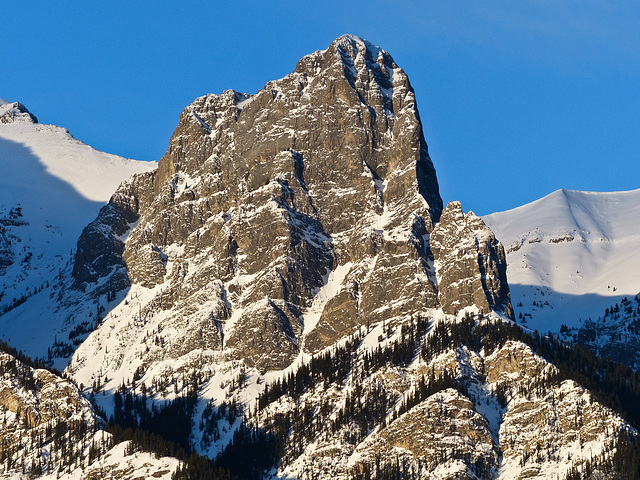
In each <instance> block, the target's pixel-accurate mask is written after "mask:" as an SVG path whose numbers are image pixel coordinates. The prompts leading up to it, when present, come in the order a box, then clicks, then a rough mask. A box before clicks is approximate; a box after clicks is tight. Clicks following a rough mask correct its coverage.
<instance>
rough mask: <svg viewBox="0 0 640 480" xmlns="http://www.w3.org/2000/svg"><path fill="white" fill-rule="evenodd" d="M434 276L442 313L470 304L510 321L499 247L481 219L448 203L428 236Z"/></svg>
mask: <svg viewBox="0 0 640 480" xmlns="http://www.w3.org/2000/svg"><path fill="white" fill-rule="evenodd" d="M430 247H431V251H432V252H433V255H434V257H435V262H436V269H437V275H438V297H439V299H440V304H441V305H442V309H443V310H444V312H445V313H449V314H455V313H457V312H458V311H460V310H462V309H463V308H465V307H470V306H472V305H475V306H477V307H478V308H479V309H481V310H484V311H485V312H488V311H490V310H500V311H503V312H504V313H505V314H506V315H507V316H509V317H510V318H513V308H512V307H511V299H510V294H509V285H508V284H507V273H506V270H507V262H506V258H505V254H504V248H503V247H502V244H501V243H500V242H498V240H497V239H496V238H495V236H494V235H493V233H492V232H491V230H489V228H487V227H486V225H485V224H484V222H483V221H482V219H480V218H479V217H477V216H476V215H475V214H474V213H473V212H469V213H467V214H466V215H465V214H464V213H463V212H462V206H461V205H460V202H450V203H449V204H448V205H447V207H446V208H445V209H444V211H443V212H442V216H441V217H440V222H439V223H438V225H437V226H436V228H435V229H434V230H433V232H432V233H431V237H430Z"/></svg>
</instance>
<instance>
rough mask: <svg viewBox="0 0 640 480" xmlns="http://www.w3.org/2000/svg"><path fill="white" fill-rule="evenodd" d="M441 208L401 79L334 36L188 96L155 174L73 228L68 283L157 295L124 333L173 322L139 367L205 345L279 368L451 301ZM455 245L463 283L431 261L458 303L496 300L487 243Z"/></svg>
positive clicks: (474, 239)
mask: <svg viewBox="0 0 640 480" xmlns="http://www.w3.org/2000/svg"><path fill="white" fill-rule="evenodd" d="M441 213H442V200H441V198H440V195H439V191H438V182H437V179H436V174H435V169H434V167H433V163H432V162H431V159H430V158H429V154H428V151H427V145H426V142H425V140H424V136H423V132H422V126H421V123H420V118H419V115H418V110H417V106H416V100H415V95H414V92H413V89H412V87H411V84H410V83H409V79H408V77H407V75H406V74H405V73H404V71H403V70H402V69H401V68H399V67H398V66H397V65H396V63H395V62H394V61H393V59H392V58H391V56H390V55H389V54H388V53H387V52H385V51H384V50H382V49H380V48H378V47H376V46H374V45H372V44H371V43H369V42H367V41H365V40H362V39H360V38H357V37H354V36H343V37H340V38H339V39H337V40H336V41H335V42H333V43H332V44H331V46H330V47H329V48H328V49H327V50H324V51H319V52H315V53H313V54H311V55H308V56H306V57H304V58H302V59H301V60H300V61H299V62H298V65H297V67H296V69H295V71H294V72H293V73H291V74H289V75H287V76H286V77H284V78H282V79H280V80H276V81H273V82H270V83H268V84H267V85H265V87H264V89H262V90H261V91H260V92H258V93H257V94H255V95H247V94H241V93H238V92H235V91H232V90H229V91H226V92H224V93H223V94H221V95H206V96H204V97H200V98H198V99H196V100H195V101H194V102H193V103H192V104H191V105H189V106H188V107H187V108H186V109H185V110H184V111H183V112H182V114H181V115H180V120H179V123H178V127H177V128H176V131H175V132H174V134H173V136H172V138H171V141H170V144H169V148H168V150H167V153H166V154H165V155H164V157H163V158H162V159H161V160H160V163H159V166H158V169H157V170H156V171H154V172H151V173H145V174H140V175H137V176H134V177H133V178H132V179H131V180H129V181H128V182H125V183H124V184H122V185H121V186H120V188H119V189H118V191H117V192H116V193H115V194H114V196H113V197H112V199H111V202H110V204H109V205H108V206H106V207H104V209H103V211H102V212H101V214H100V216H99V218H98V219H97V220H96V221H95V222H94V223H92V224H91V225H90V226H89V227H87V228H86V229H85V231H84V233H83V235H82V237H81V238H80V240H79V242H78V253H77V255H76V260H75V266H74V277H75V284H76V287H77V288H82V289H85V288H91V284H92V283H96V282H101V284H102V286H101V290H99V291H100V292H101V293H104V290H105V289H107V288H112V289H114V290H121V289H122V288H123V287H124V286H126V285H125V283H126V279H127V278H128V279H129V280H130V282H131V283H132V284H134V285H136V284H137V285H140V286H142V287H144V288H145V289H151V290H152V291H153V292H154V295H153V296H152V298H151V299H150V300H149V301H147V302H146V303H143V305H142V307H141V315H142V317H143V318H144V321H143V322H142V323H141V324H140V325H138V326H136V327H135V328H137V329H140V328H144V329H145V330H146V329H148V328H149V325H150V324H151V325H153V327H152V328H154V329H157V328H160V329H164V328H165V327H169V326H170V328H172V329H176V330H177V331H178V332H179V333H178V334H177V335H175V336H173V338H172V339H170V340H168V344H166V345H163V347H162V349H158V348H153V346H152V345H150V348H149V352H148V353H145V355H143V356H145V357H148V360H147V361H151V360H152V359H157V356H158V355H161V356H163V357H166V358H178V357H183V356H184V355H187V354H188V353H189V352H192V351H194V350H202V349H210V350H215V351H219V352H223V351H224V352H225V356H226V358H230V359H242V360H244V361H246V362H247V364H248V365H250V366H256V367H258V368H259V369H261V370H268V369H281V368H284V367H286V366H287V365H289V364H290V363H291V362H292V361H293V360H294V359H295V358H296V357H297V356H298V354H299V353H300V351H301V350H304V351H307V352H309V353H315V352H318V351H320V350H321V349H323V348H325V347H327V346H329V345H332V344H333V343H334V342H336V341H337V340H339V339H341V338H343V337H345V336H347V335H350V334H352V333H353V332H355V331H356V330H357V329H358V328H359V327H361V326H363V325H372V324H375V323H377V322H380V321H388V322H394V321H398V320H401V319H406V318H410V317H412V316H418V315H421V314H422V313H423V312H425V311H426V310H427V309H430V308H437V307H438V306H439V304H440V303H439V302H444V304H445V305H449V303H450V302H451V301H450V300H449V299H448V298H447V297H446V294H445V296H443V293H442V292H441V293H440V297H441V298H440V300H439V298H438V287H437V280H436V278H437V275H438V272H436V268H435V264H434V260H433V254H432V252H431V250H430V248H429V234H430V232H432V231H433V230H434V225H435V224H436V223H437V222H438V220H439V219H440V215H441ZM129 225H131V226H132V227H133V228H132V230H131V231H130V233H128V236H127V238H126V243H125V242H124V241H123V240H122V235H123V234H124V233H125V231H126V230H127V227H128V226H129ZM474 228H475V227H474ZM478 228H480V227H478ZM438 231H443V230H442V229H440V230H438ZM486 231H487V232H488V230H486ZM444 234H445V235H446V232H445V233H444ZM455 240H456V241H455V242H453V243H457V241H461V242H462V241H468V242H470V243H473V244H474V245H476V250H475V251H471V250H470V251H469V254H470V257H469V259H470V260H469V263H468V265H466V267H465V268H464V269H463V270H460V271H459V272H458V276H456V274H454V273H453V272H451V271H449V270H447V268H446V267H442V268H443V271H444V272H445V273H444V274H443V279H444V281H447V282H454V281H462V280H463V279H462V278H461V277H460V275H463V276H465V277H468V278H469V279H470V282H469V285H468V288H467V293H468V295H469V296H468V298H465V300H464V301H463V302H466V303H465V305H464V306H471V305H472V304H473V303H474V301H477V303H476V304H478V305H482V306H486V307H487V308H486V310H487V311H488V310H489V308H494V307H496V306H498V305H501V306H503V307H508V287H507V285H506V281H505V278H504V266H503V267H502V270H500V267H499V266H497V263H496V262H499V261H501V260H502V261H503V260H504V255H502V257H500V256H499V255H497V254H496V253H494V252H493V250H495V251H496V252H497V250H496V247H495V245H494V244H493V243H495V239H493V237H490V234H489V233H488V234H487V235H485V236H478V235H475V233H474V230H473V229H471V228H468V229H466V230H463V231H459V232H458V233H457V236H456V238H455ZM487 242H488V243H487ZM491 242H493V243H491ZM485 243H487V245H486V247H485V246H484V245H485ZM457 248H458V247H457V246H456V245H453V244H444V243H443V244H442V245H439V249H438V254H439V256H440V257H441V258H444V257H445V256H447V255H451V254H452V253H451V252H455V251H457ZM492 249H493V250H492ZM480 257H482V258H484V257H486V258H487V262H489V263H491V265H485V264H483V263H482V262H480V263H478V261H477V259H478V258H480ZM474 261H475V265H474ZM485 270H486V271H485ZM109 275H110V280H109V282H107V283H105V282H104V278H105V277H107V276H109ZM476 277H478V278H480V277H482V279H483V280H482V282H476V281H474V280H471V279H473V278H476ZM494 278H495V282H494V280H493V279H494ZM492 282H493V283H496V284H497V285H498V286H497V288H496V285H494V284H493V283H492ZM452 294H454V295H455V292H453V293H452ZM447 308H448V307H447ZM129 347H130V345H128V344H123V345H120V346H118V347H116V348H118V349H121V350H122V351H121V354H122V356H124V357H125V358H126V357H127V356H128V355H129V350H127V349H128V348H129Z"/></svg>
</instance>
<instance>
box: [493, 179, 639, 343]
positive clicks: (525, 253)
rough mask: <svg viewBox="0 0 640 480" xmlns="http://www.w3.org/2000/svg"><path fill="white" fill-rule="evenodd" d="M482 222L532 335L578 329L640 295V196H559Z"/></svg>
mask: <svg viewBox="0 0 640 480" xmlns="http://www.w3.org/2000/svg"><path fill="white" fill-rule="evenodd" d="M483 219H484V221H485V222H486V224H487V225H488V226H489V227H490V228H491V229H492V230H493V232H494V233H495V235H496V237H497V238H498V239H499V240H500V241H501V242H502V243H503V244H504V246H505V249H506V251H507V261H508V270H507V276H508V281H509V285H510V287H511V295H512V303H513V305H514V307H515V310H516V315H519V314H520V313H522V314H523V318H524V320H525V321H527V322H528V325H529V326H530V327H531V328H537V329H539V330H541V331H544V332H546V331H552V332H557V331H558V330H559V329H560V326H561V325H562V324H566V325H568V326H579V319H581V318H582V319H583V320H584V319H585V318H588V317H589V316H598V315H600V314H602V312H603V311H604V309H605V308H606V307H608V306H609V305H610V304H611V303H612V302H615V301H617V299H619V298H621V297H624V296H626V295H636V294H637V293H638V292H640V275H639V274H638V272H640V221H639V219H640V189H639V190H632V191H628V192H612V193H596V192H580V191H574V190H558V191H556V192H553V193H551V194H550V195H547V196H546V197H544V198H541V199H540V200H536V201H535V202H532V203H529V204H527V205H523V206H521V207H518V208H515V209H513V210H508V211H506V212H499V213H494V214H491V215H487V216H485V217H483ZM529 315H530V316H529Z"/></svg>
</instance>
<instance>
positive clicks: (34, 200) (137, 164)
mask: <svg viewBox="0 0 640 480" xmlns="http://www.w3.org/2000/svg"><path fill="white" fill-rule="evenodd" d="M155 166H156V164H155V163H153V162H141V161H135V160H128V159H124V158H121V157H118V156H115V155H110V154H107V153H103V152H99V151H97V150H95V149H93V148H91V147H90V146H88V145H85V144H84V143H82V142H80V141H78V140H76V139H74V138H73V137H72V136H71V135H70V134H69V132H68V131H67V130H65V129H63V128H60V127H56V126H53V125H40V124H38V123H37V120H36V119H35V117H34V116H33V115H32V114H30V113H29V111H28V110H27V109H26V108H25V107H24V106H23V105H21V104H19V103H9V102H6V101H4V100H0V169H1V171H2V176H1V177H0V287H1V289H0V314H2V313H3V312H6V311H7V310H8V309H10V308H12V307H13V306H14V305H15V303H16V302H18V303H19V302H21V301H23V300H26V299H27V298H31V297H32V296H33V295H34V293H36V291H39V290H40V289H41V288H42V287H45V288H46V286H47V285H48V284H49V283H52V281H53V280H54V279H55V277H56V275H57V274H58V272H59V271H60V270H61V269H62V268H64V266H65V265H66V264H67V262H68V261H70V259H71V258H72V257H71V251H72V250H73V249H75V247H76V242H77V240H78V237H79V236H80V233H81V232H82V229H83V228H84V227H85V226H86V225H87V224H88V223H89V222H91V221H92V220H93V219H94V218H95V217H96V215H97V213H98V210H99V209H100V207H101V206H102V205H103V204H105V203H106V202H107V201H108V200H109V197H110V196H111V194H112V193H113V192H114V191H115V189H116V188H117V186H118V185H119V184H120V182H122V181H123V180H125V179H127V178H129V177H130V176H131V175H132V174H134V173H136V172H145V171H149V170H152V169H154V168H155ZM5 323H6V318H3V316H0V335H2V336H3V337H4V339H5V340H9V339H10V336H9V335H8V332H9V331H10V330H11V328H13V329H16V328H19V327H20V326H17V325H11V326H7V325H5Z"/></svg>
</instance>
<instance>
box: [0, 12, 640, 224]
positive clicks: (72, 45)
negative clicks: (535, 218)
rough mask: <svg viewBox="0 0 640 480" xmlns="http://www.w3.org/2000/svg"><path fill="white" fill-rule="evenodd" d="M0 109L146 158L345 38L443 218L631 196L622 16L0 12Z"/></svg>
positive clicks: (634, 25) (632, 52) (631, 21)
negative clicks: (383, 78) (214, 99)
mask: <svg viewBox="0 0 640 480" xmlns="http://www.w3.org/2000/svg"><path fill="white" fill-rule="evenodd" d="M3 17H4V22H3V27H2V29H0V72H1V74H0V98H4V99H6V100H10V101H20V102H22V103H24V104H25V105H26V106H27V107H28V108H29V109H30V110H31V111H32V112H33V113H34V114H35V115H36V116H38V119H39V120H40V122H41V123H53V124H56V125H60V126H63V127H66V128H68V129H69V131H70V132H71V133H72V134H73V135H74V136H75V137H76V138H78V139H80V140H82V141H84V142H85V143H88V144H90V145H92V146H94V147H96V148H98V149H100V150H104V151H107V152H109V153H115V154H118V155H122V156H125V157H130V158H136V159H142V160H158V159H159V158H160V157H161V156H162V155H163V153H164V151H165V150H166V148H167V145H168V142H169V137H170V136H171V133H172V132H173V129H174V128H175V126H176V124H177V120H178V115H179V113H180V111H181V110H182V109H183V108H184V107H185V106H186V105H188V104H189V103H190V102H191V101H192V100H193V99H194V98H196V97H198V96H200V95H204V94H206V93H220V92H222V91H223V90H226V89H229V88H233V89H235V90H239V91H242V92H247V93H255V92H256V91H257V90H259V89H260V88H262V87H263V86H264V84H265V83H267V82H268V81H269V80H272V79H276V78H280V77H283V76H284V75H286V74H287V73H289V72H291V71H292V70H293V69H294V68H295V65H296V62H297V60H298V59H299V58H300V57H302V56H303V55H305V54H307V53H310V52H312V51H314V50H319V49H324V48H326V47H327V46H328V45H329V44H330V43H331V41H332V40H333V39H334V38H336V37H338V36H340V35H341V34H343V33H353V34H356V35H359V36H361V37H364V38H366V39H368V40H369V41H371V42H372V43H374V44H377V45H379V46H381V47H382V48H384V49H385V50H387V51H388V52H389V53H390V54H391V55H392V56H393V57H394V59H395V61H396V63H397V64H398V65H399V66H400V67H402V68H403V69H404V70H405V71H406V72H407V74H408V75H409V78H410V80H411V83H412V84H413V87H414V89H415V90H416V97H417V100H418V108H419V110H420V115H421V119H422V122H423V125H424V130H425V137H426V139H427V143H428V144H429V151H430V154H431V157H432V160H433V162H434V164H435V166H436V171H437V173H438V179H439V182H440V187H441V195H442V197H443V199H444V201H445V202H447V201H449V200H460V201H462V205H463V209H464V210H465V211H466V210H473V211H475V212H476V213H478V214H487V213H491V212H494V211H500V210H506V209H509V208H513V207H516V206H518V205H521V204H524V203H527V202H530V201H533V200H535V199H537V198H540V197H542V196H544V195H546V194H548V193H550V192H552V191H554V190H556V189H559V188H570V189H580V190H595V191H613V190H630V189H635V188H639V187H640V174H639V173H638V166H639V165H640V153H639V151H640V149H639V148H638V143H639V142H638V140H640V138H639V137H640V135H639V127H640V55H639V53H640V33H639V31H640V29H639V28H638V25H640V3H638V2H637V1H627V0H618V1H615V2H611V1H591V0H575V1H566V0H565V1H562V0H555V1H543V0H528V1H527V0H522V1H514V0H502V1H496V0H483V1H477V0H458V1H456V2H450V1H444V0H443V1H437V2H435V1H425V0H422V1H403V0H399V1H393V2H382V1H369V2H358V1H351V2H345V1H339V2H338V1H324V2H299V1H274V2H264V1H253V2H251V1H237V2H234V3H233V5H231V2H219V1H206V2H205V1H185V2H168V1H156V2H142V1H128V2H123V1H111V2H79V1H65V2H50V1H46V2H45V1H30V2H4V4H3Z"/></svg>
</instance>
